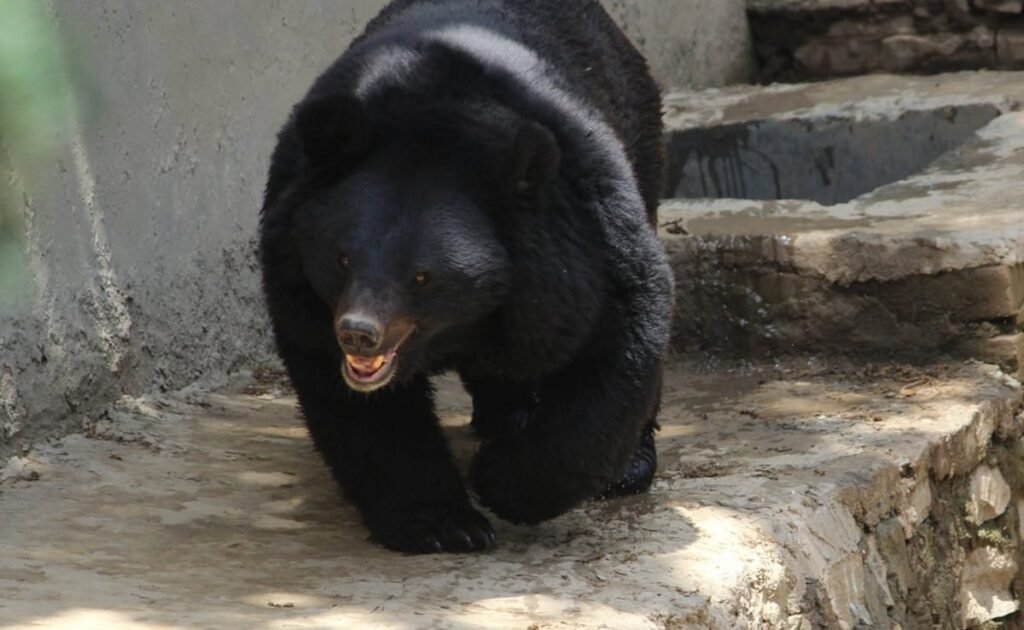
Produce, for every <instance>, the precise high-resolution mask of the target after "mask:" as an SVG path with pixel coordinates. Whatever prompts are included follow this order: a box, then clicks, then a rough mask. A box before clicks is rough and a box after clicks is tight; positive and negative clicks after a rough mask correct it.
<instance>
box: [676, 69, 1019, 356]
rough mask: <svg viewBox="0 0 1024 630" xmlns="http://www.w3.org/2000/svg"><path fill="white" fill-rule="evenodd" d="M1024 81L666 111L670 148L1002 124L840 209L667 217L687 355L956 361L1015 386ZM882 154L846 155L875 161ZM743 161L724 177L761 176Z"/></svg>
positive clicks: (887, 88)
mask: <svg viewBox="0 0 1024 630" xmlns="http://www.w3.org/2000/svg"><path fill="white" fill-rule="evenodd" d="M1021 79H1022V75H1020V74H1012V73H1011V74H1006V73H970V74H957V75H944V76H940V77H929V78H927V79H923V78H921V79H913V80H911V79H903V78H894V77H881V76H879V77H866V78H861V79H852V80H846V81H836V82H831V83H827V84H818V85H813V86H776V87H773V88H768V89H765V90H761V91H753V90H750V89H736V90H724V91H714V92H711V93H708V94H707V95H706V97H704V98H702V97H701V96H699V95H687V94H680V95H677V96H673V97H670V98H669V99H667V104H668V105H667V108H668V115H667V119H668V120H669V121H670V134H671V135H673V136H674V135H675V134H678V133H681V132H683V131H686V132H687V133H689V134H690V135H691V136H692V135H693V134H694V133H695V132H694V130H705V132H706V133H708V134H709V135H710V136H712V137H713V136H714V134H715V133H716V131H715V130H716V129H718V128H721V127H723V126H725V127H728V128H730V129H735V128H736V127H737V126H741V125H746V124H750V125H753V124H758V122H759V121H778V120H782V121H788V122H789V123H791V124H792V126H793V127H795V128H799V127H801V126H803V127H805V128H808V129H812V128H814V126H815V125H817V124H818V121H822V120H826V121H839V122H838V123H834V122H830V124H833V125H835V124H840V125H841V124H842V121H848V123H847V124H849V125H850V127H851V129H853V130H854V131H853V132H852V133H853V134H856V129H857V126H858V125H861V124H863V122H864V121H868V120H870V121H878V120H899V119H900V118H901V117H903V116H904V115H905V114H906V113H907V112H922V111H932V112H942V111H949V112H950V115H951V116H956V115H957V114H956V113H955V112H957V111H962V108H965V107H971V106H975V107H976V106H979V105H984V104H988V105H989V106H991V107H994V108H996V109H997V110H998V111H999V112H1005V113H1003V114H1002V115H1000V116H998V117H996V118H995V119H994V120H992V121H991V122H990V123H988V124H987V125H984V126H983V127H981V129H980V130H979V131H978V132H977V133H975V134H974V135H973V136H972V137H970V138H969V139H968V140H967V141H966V142H965V143H964V144H962V145H961V146H959V147H958V148H956V149H954V150H952V151H950V152H948V153H946V154H944V155H942V156H941V157H939V158H938V159H937V160H935V161H934V162H933V163H932V164H931V165H930V166H928V167H927V168H925V169H924V170H921V171H920V172H917V173H915V174H912V175H910V176H908V177H905V178H903V179H901V180H900V181H896V182H894V183H891V184H887V185H884V186H881V187H879V188H877V189H875V190H873V191H871V192H868V193H866V194H863V195H861V196H859V197H857V198H855V199H853V200H852V201H849V202H846V203H838V204H834V205H827V206H826V205H822V204H820V203H816V202H813V201H801V200H768V201H759V200H751V199H675V200H671V201H667V202H666V203H665V204H664V205H663V208H662V212H661V219H662V224H663V225H662V237H663V241H664V242H665V245H666V248H667V250H668V252H669V256H670V259H671V261H672V264H673V266H674V268H675V270H676V278H677V286H678V292H677V295H678V298H677V325H676V336H677V347H679V348H681V349H685V350H693V349H700V350H727V351H732V352H738V353H741V354H748V355H749V354H753V355H754V356H759V355H775V354H778V353H786V352H811V353H814V352H841V353H853V354H865V355H873V356H879V355H881V356H902V357H905V358H914V359H915V360H916V359H920V358H924V357H929V356H931V357H934V356H936V355H940V354H942V353H947V354H950V355H952V356H971V357H975V358H984V359H985V360H989V361H994V362H996V363H999V364H1000V365H1003V366H1004V367H1006V368H1007V369H1009V370H1011V371H1016V370H1018V369H1019V368H1020V365H1021V359H1020V357H1022V356H1024V354H1021V350H1020V349H1021V344H1020V337H1019V335H1020V333H1021V332H1022V331H1024V327H1022V323H1024V310H1022V307H1024V209H1022V207H1021V205H1020V199H1019V198H1020V190H1019V186H1016V185H1014V183H1016V182H1021V181H1024V160H1022V159H1021V156H1022V155H1024V114H1020V113H1016V112H1014V111H1013V110H1014V109H1015V108H1016V107H1017V106H1018V104H1019V103H1020V102H1021V99H1022V97H1024V92H1022V91H1021V89H1020V86H1022V85H1024V81H1022V80H1021ZM944 108H950V109H948V110H946V109H944ZM876 140H877V138H876V136H875V135H869V136H867V137H866V139H864V140H858V138H857V137H856V136H855V135H853V136H851V137H850V139H849V140H848V142H850V143H856V142H867V143H869V144H868V145H867V147H868V148H870V146H871V144H870V143H871V142H875V141H876ZM670 146H673V145H671V144H670ZM733 150H738V151H746V152H749V153H751V154H755V153H756V154H759V155H760V154H761V153H758V151H761V150H759V149H758V148H757V147H752V146H749V145H740V146H739V148H738V149H729V151H733ZM794 150H795V149H794ZM807 150H808V151H811V150H817V148H814V147H808V149H807ZM836 152H837V153H838V150H836ZM743 155H745V154H739V155H738V156H737V157H736V158H735V159H736V160H738V161H740V162H742V164H741V165H739V166H736V167H735V168H733V167H732V166H728V165H727V166H728V168H727V171H728V172H729V173H731V174H732V175H731V176H733V177H737V174H739V175H738V176H739V177H742V176H743V175H744V174H747V175H750V176H757V173H756V172H755V171H753V170H750V167H749V163H748V162H744V157H743ZM764 155H765V156H766V157H765V158H764V159H765V160H767V161H768V162H770V163H771V166H772V168H773V169H775V170H776V171H781V170H784V169H786V168H787V167H788V163H787V162H786V159H787V158H786V157H785V154H779V153H774V154H773V153H765V154H764ZM688 159H691V160H692V158H688ZM709 159H710V158H709ZM701 164H702V167H701V168H704V169H707V168H712V167H713V165H711V166H708V165H703V164H704V163H703V162H701ZM709 164H710V163H709ZM728 164H731V162H730V163H728ZM832 168H833V169H834V175H835V176H841V175H843V174H844V173H846V172H848V171H849V170H850V169H849V168H848V167H847V165H845V164H844V163H842V162H841V161H837V162H835V164H834V165H833V166H832ZM744 169H746V170H744ZM762 170H764V169H762ZM748 171H749V172H748Z"/></svg>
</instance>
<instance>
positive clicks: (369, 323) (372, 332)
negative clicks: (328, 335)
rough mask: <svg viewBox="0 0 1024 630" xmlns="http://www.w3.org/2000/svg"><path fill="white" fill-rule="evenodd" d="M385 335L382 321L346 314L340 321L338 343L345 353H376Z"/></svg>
mask: <svg viewBox="0 0 1024 630" xmlns="http://www.w3.org/2000/svg"><path fill="white" fill-rule="evenodd" d="M383 336H384V327H383V326H381V324H380V322H378V321H376V320H374V319H372V318H369V317H366V316H362V315H346V316H345V317H343V318H342V319H341V322H339V323H338V343H340V344H341V349H342V350H344V351H345V354H364V355H367V354H375V351H376V350H377V348H378V347H379V346H380V341H381V338H382V337H383Z"/></svg>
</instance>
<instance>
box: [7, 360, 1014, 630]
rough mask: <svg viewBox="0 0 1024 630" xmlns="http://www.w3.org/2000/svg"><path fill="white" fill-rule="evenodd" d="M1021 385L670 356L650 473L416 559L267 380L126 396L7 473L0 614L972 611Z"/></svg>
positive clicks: (936, 374)
mask: <svg viewBox="0 0 1024 630" xmlns="http://www.w3.org/2000/svg"><path fill="white" fill-rule="evenodd" d="M239 385H242V384H239ZM439 392H440V393H439V405H438V407H439V411H440V413H441V415H442V417H443V419H444V422H445V425H446V430H447V431H448V433H449V437H450V438H451V439H452V441H453V443H454V444H455V451H456V455H457V457H458V459H459V461H460V462H461V463H462V464H465V463H466V462H467V460H468V458H469V456H470V454H471V452H472V451H473V449H474V448H475V442H474V441H473V440H471V438H470V433H469V429H468V427H467V426H466V423H467V422H468V414H469V408H468V403H467V400H466V398H465V396H464V394H462V393H461V391H460V390H459V388H458V385H457V383H456V382H455V380H454V379H442V380H441V383H440V387H439ZM1020 401H1021V388H1020V386H1019V384H1018V383H1017V382H1016V381H1013V380H1012V379H1009V378H1007V377H1006V376H1004V375H1003V374H1002V373H1001V372H999V370H997V369H996V368H994V367H991V366H984V365H980V364H976V363H967V364H964V363H958V364H948V365H933V366H930V367H929V368H928V369H926V370H922V369H916V368H910V367H901V366H895V365H888V366H869V367H864V368H857V367H851V366H847V365H842V364H838V363H831V364H828V363H825V362H821V361H818V362H807V361H800V362H799V363H798V362H788V363H787V362H780V363H776V364H775V365H772V366H770V367H768V366H753V367H752V366H749V365H747V366H745V367H743V368H739V367H735V366H729V365H718V366H715V367H714V368H713V369H710V368H709V366H706V365H698V364H692V363H691V364H679V363H677V364H674V365H672V366H671V368H670V370H669V373H668V375H667V378H666V387H665V397H664V406H663V411H662V414H661V422H662V426H663V428H662V430H661V433H660V436H659V438H658V439H659V445H660V446H659V448H660V453H661V466H660V471H659V474H658V477H657V479H656V481H655V484H654V487H653V488H652V490H651V491H650V493H648V494H646V495H642V496H638V497H635V498H629V499H624V500H616V501H609V502H592V503H589V504H586V505H584V506H582V507H581V508H579V509H576V510H573V511H572V512H570V513H569V514H567V515H565V516H563V517H560V518H558V519H556V520H553V521H550V522H547V523H543V524H541V525H539V526H536V527H515V526H512V525H508V524H506V523H501V522H496V523H495V524H496V527H497V533H498V537H499V547H498V548H497V549H496V550H495V551H494V552H492V553H488V554H485V555H470V556H437V557H410V556H402V555H399V554H395V553H391V552H388V551H384V550H383V549H380V548H378V547H376V546H374V545H373V544H371V543H370V542H368V541H367V540H366V531H365V529H363V527H362V526H361V525H360V523H359V519H358V517H357V515H356V513H355V511H354V510H353V509H352V507H351V506H349V505H347V504H346V503H345V502H344V500H343V499H341V498H340V496H339V493H338V492H337V491H336V489H335V486H334V484H333V482H332V481H331V480H330V478H329V476H328V474H327V472H326V470H325V468H324V466H323V465H322V464H321V463H320V461H319V459H318V458H317V457H316V456H315V455H314V453H313V450H312V447H311V445H310V443H309V439H308V437H307V436H306V433H305V430H304V429H303V428H302V425H301V421H300V420H299V419H298V417H297V414H296V409H295V401H294V399H293V398H291V397H290V396H289V395H287V394H286V393H284V392H283V391H282V389H281V387H280V386H278V385H276V384H272V383H271V384H268V383H266V382H263V383H251V382H250V383H248V384H245V386H244V387H242V386H238V387H235V388H233V389H230V390H228V391H224V392H220V393H212V394H210V393H204V392H202V391H195V390H193V391H190V392H183V393H178V394H171V395H159V396H147V397H142V398H127V397H126V398H124V399H122V400H121V401H120V402H119V403H118V404H117V405H115V406H114V407H113V408H112V409H110V410H109V411H108V412H107V413H106V414H105V415H104V416H101V417H96V418H92V419H90V420H89V421H87V423H86V429H87V435H88V436H89V437H86V436H83V435H72V436H69V437H66V438H64V439H62V440H60V441H56V442H51V443H49V444H47V445H45V446H41V447H39V448H37V449H35V450H33V451H31V452H28V453H26V454H24V455H23V456H21V457H18V458H16V459H15V460H13V461H12V463H11V464H10V465H8V466H7V468H6V469H5V470H3V471H0V479H2V481H0V492H2V505H3V512H2V514H3V537H2V540H0V592H2V593H4V597H3V598H2V600H0V626H2V627H4V628H6V629H8V630H14V629H18V630H20V629H23V628H29V627H46V628H55V629H60V628H81V627H104V628H108V627H124V628H133V629H136V630H145V629H154V630H155V629H156V628H168V627H174V628H186V627H198V628H256V627H260V628H264V627H265V628H277V627H289V628H353V627H359V628H394V627H408V628H419V627H437V628H471V627H472V628H478V627H487V628H490V627H493V628H509V627H514V628H547V627H552V628H553V627H573V628H652V629H653V628H721V629H732V628H807V629H810V628H820V627H830V628H831V627H836V628H854V627H862V628H867V627H871V628H891V627H897V625H896V624H901V626H902V627H924V626H927V627H932V624H935V627H963V626H964V625H974V624H978V623H982V622H985V621H987V620H990V619H995V618H1005V617H1006V616H1007V615H1012V614H1014V612H1015V611H1016V610H1018V608H1019V605H1020V603H1019V600H1018V599H1017V596H1016V595H1015V594H1014V593H1019V592H1020V591H1019V588H1018V587H1015V586H1013V584H1014V583H1019V579H1020V577H1019V575H1020V574H1019V561H1020V557H1021V554H1022V552H1024V545H1022V538H1024V525H1022V523H1024V520H1022V516H1024V445H1022V442H1021V440H1020V435H1021V425H1022V421H1024V419H1022V418H1021V416H1020V411H1021V409H1020V407H1021V405H1020ZM1015 580H1017V582H1015Z"/></svg>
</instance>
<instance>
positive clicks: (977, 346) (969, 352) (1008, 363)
mask: <svg viewBox="0 0 1024 630" xmlns="http://www.w3.org/2000/svg"><path fill="white" fill-rule="evenodd" d="M953 354H954V355H956V356H962V357H969V358H972V359H976V360H978V361H982V362H984V363H991V364H993V365H998V366H999V367H1001V368H1002V369H1003V370H1004V371H1006V373H1007V374H1014V375H1016V376H1017V378H1018V379H1022V378H1024V333H1014V334H1010V335H995V336H992V337H986V338H967V339H963V340H961V341H960V342H958V343H957V345H956V349H955V350H954V351H953Z"/></svg>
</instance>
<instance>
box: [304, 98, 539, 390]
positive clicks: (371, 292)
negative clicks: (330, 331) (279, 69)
mask: <svg viewBox="0 0 1024 630" xmlns="http://www.w3.org/2000/svg"><path fill="white" fill-rule="evenodd" d="M416 111H417V113H416V115H409V114H408V111H407V107H403V108H402V112H403V113H402V115H396V114H395V113H394V112H388V111H387V110H386V106H385V105H380V104H378V106H377V108H376V109H373V108H370V107H369V106H368V105H367V104H366V103H362V102H360V101H359V100H357V99H356V98H354V97H352V96H350V95H341V94H327V95H322V96H312V97H310V98H308V99H307V100H306V101H305V102H304V103H302V104H301V105H300V106H299V108H298V109H297V110H296V112H295V116H294V119H293V122H294V127H293V129H294V133H296V134H297V137H298V140H299V142H300V144H301V146H302V149H303V155H304V157H303V160H304V161H305V163H306V165H307V168H306V169H304V171H305V172H308V173H310V174H311V175H310V176H309V179H308V182H307V185H304V186H303V187H302V188H303V190H304V194H303V195H302V196H301V197H299V198H297V201H296V202H294V205H293V206H292V208H291V216H292V220H291V221H292V238H293V240H294V243H295V245H296V249H297V251H298V252H299V255H300V258H301V266H302V271H303V274H304V275H305V277H306V279H307V280H308V283H309V285H310V286H311V287H312V288H313V290H314V291H315V292H316V294H317V295H318V296H319V297H320V298H321V299H322V300H323V301H324V303H326V305H327V306H328V307H329V308H330V309H331V310H332V312H333V313H334V318H333V321H334V335H335V337H336V339H337V342H338V345H339V347H340V349H341V351H342V353H343V354H344V361H343V364H342V368H341V370H342V374H343V376H344V379H345V381H346V383H347V384H348V386H349V387H351V388H352V389H354V390H356V391H361V392H370V391H373V390H375V389H378V388H380V387H383V386H385V385H387V384H388V383H390V382H392V381H394V380H395V379H396V378H397V379H401V378H403V377H405V376H409V375H412V374H415V373H418V372H420V371H422V370H425V369H429V368H431V367H432V364H433V363H436V362H437V360H438V358H439V357H443V356H445V355H447V354H451V355H455V354H458V353H459V352H464V351H466V347H465V346H466V345H467V344H472V343H473V339H474V337H475V336H478V335H481V334H483V331H482V329H483V328H484V327H485V322H486V320H487V318H488V317H489V316H490V315H492V314H493V313H494V312H495V311H496V310H497V309H498V308H499V307H500V306H502V305H503V304H504V303H505V302H506V301H507V300H508V299H509V292H510V289H511V287H512V285H513V283H514V278H513V276H514V267H513V260H512V257H513V253H512V252H510V248H509V243H508V241H507V238H508V234H507V232H508V229H507V228H505V227H504V226H503V225H502V224H503V221H505V220H507V216H508V214H509V213H510V212H518V211H522V210H523V208H522V206H523V205H524V204H525V205H527V206H529V205H531V204H533V205H536V204H537V203H539V199H540V196H541V195H542V194H543V193H542V192H541V190H542V189H543V187H544V184H545V183H546V182H548V181H550V179H551V178H553V177H554V173H555V171H556V169H557V168H558V161H559V152H558V147H557V144H556V141H555V139H554V137H553V136H552V134H551V133H550V132H549V131H548V130H547V129H546V128H544V127H543V126H541V125H539V124H537V123H535V122H531V121H528V120H524V119H522V118H520V117H518V116H516V115H513V114H512V113H511V112H509V111H507V110H503V109H501V108H499V107H492V106H488V105H479V104H478V105H473V104H465V105H459V106H458V107H452V106H450V104H448V105H441V106H439V107H430V106H429V105H426V104H424V105H423V106H422V107H419V108H417V109H416Z"/></svg>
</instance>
